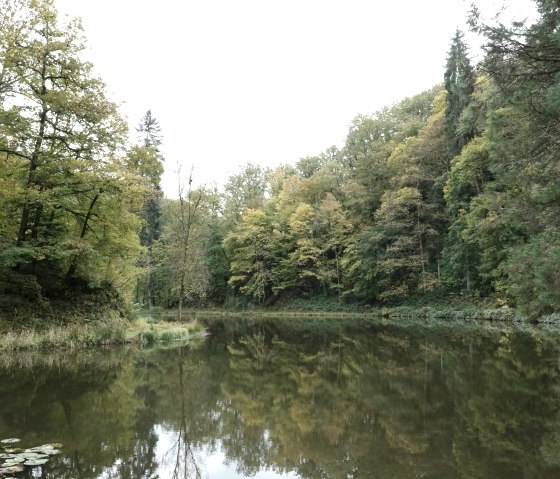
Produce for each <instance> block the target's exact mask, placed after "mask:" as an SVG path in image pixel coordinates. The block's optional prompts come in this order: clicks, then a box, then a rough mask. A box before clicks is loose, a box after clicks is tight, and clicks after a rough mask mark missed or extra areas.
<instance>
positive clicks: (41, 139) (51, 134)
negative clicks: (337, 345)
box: [0, 0, 560, 317]
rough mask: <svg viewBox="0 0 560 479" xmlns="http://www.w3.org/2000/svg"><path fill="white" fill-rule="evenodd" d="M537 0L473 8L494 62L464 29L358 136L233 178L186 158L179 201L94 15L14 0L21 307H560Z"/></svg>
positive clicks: (7, 116)
mask: <svg viewBox="0 0 560 479" xmlns="http://www.w3.org/2000/svg"><path fill="white" fill-rule="evenodd" d="M536 3H537V5H538V9H539V14H540V16H539V19H538V21H537V22H536V23H534V24H532V25H528V24H527V25H525V24H520V23H515V24H514V25H512V26H511V27H508V26H504V25H501V24H492V25H487V24H485V23H484V22H482V21H481V20H480V19H479V18H478V13H477V11H476V10H475V11H473V13H472V18H471V23H472V28H473V30H475V31H478V32H479V33H480V34H481V35H484V36H485V38H486V44H485V47H484V50H485V58H484V60H483V62H481V63H480V64H479V65H472V64H471V61H470V60H469V51H468V46H467V45H466V44H465V41H464V37H463V35H462V34H461V32H459V31H457V33H456V35H455V36H454V37H453V38H452V39H451V43H450V48H449V53H448V57H447V60H446V67H445V71H443V72H442V80H443V81H442V83H441V84H439V85H436V86H435V87H434V88H432V89H431V90H429V91H425V92H422V93H419V94H418V95H416V96H414V97H411V98H406V99H404V100H403V101H401V102H399V103H398V104H395V105H391V106H387V107H386V108H383V109H381V110H379V111H377V112H375V113H373V114H371V115H359V116H357V117H356V118H355V119H354V120H353V121H352V123H351V126H350V128H349V131H348V134H347V137H346V140H345V142H344V144H343V145H340V146H339V147H332V148H329V149H328V150H326V151H325V152H323V153H320V154H318V155H317V156H314V157H307V158H302V159H300V160H299V161H298V162H297V163H296V164H295V165H292V164H286V165H283V166H281V167H278V168H275V169H272V170H269V169H266V168H263V167H261V166H259V165H254V164H249V165H247V166H246V167H245V168H244V169H243V170H242V171H240V172H239V174H237V175H234V176H232V177H231V178H230V179H229V181H228V182H227V184H226V185H225V188H224V190H223V191H218V190H217V189H207V188H196V187H195V186H194V184H196V182H194V183H193V181H192V180H193V178H191V177H190V175H189V172H188V171H187V172H184V171H183V173H182V174H181V173H179V175H178V176H179V177H178V184H179V188H178V192H177V194H178V196H179V200H169V199H163V198H162V194H161V188H160V176H161V173H162V160H163V159H162V157H161V153H160V152H159V150H158V147H159V145H160V143H161V137H160V131H159V126H158V124H157V120H156V119H155V118H154V117H153V116H152V115H151V113H150V112H149V111H148V113H147V114H146V116H145V117H144V118H143V119H142V120H141V122H140V126H139V127H138V128H137V130H138V132H139V133H140V135H141V139H140V140H139V142H138V144H135V145H131V144H130V142H129V141H128V140H127V127H126V125H125V123H124V122H123V121H122V119H121V118H120V117H119V115H118V112H117V109H116V107H115V105H113V104H112V103H111V102H109V101H108V100H107V99H106V95H105V93H104V86H103V84H102V82H101V81H100V80H99V79H97V78H95V77H94V76H93V74H92V66H91V65H90V64H88V63H86V62H84V61H82V60H81V51H82V49H83V40H82V32H81V29H80V25H79V22H76V21H73V22H71V23H70V24H68V25H65V26H62V25H61V24H60V22H59V20H58V19H57V15H56V11H55V9H54V6H53V4H52V2H50V1H47V0H43V1H36V2H31V3H28V2H25V1H23V0H10V1H7V2H4V3H3V6H2V7H1V16H2V18H1V22H0V68H1V70H0V158H1V161H2V169H1V173H0V192H1V195H0V268H1V270H2V278H1V280H0V295H2V297H3V298H4V299H3V301H4V302H5V303H6V304H15V303H14V299H13V298H14V297H23V298H25V299H26V300H33V301H37V302H42V303H45V302H48V301H49V300H50V299H55V298H60V297H64V296H65V295H68V291H75V290H76V289H80V288H81V290H82V291H85V290H87V291H92V290H95V291H98V292H99V291H103V292H110V294H111V295H112V297H122V298H130V299H131V300H133V301H136V302H138V303H141V304H144V305H146V306H150V307H151V306H154V305H155V306H163V307H172V306H176V305H179V306H180V307H181V308H182V306H183V303H190V304H193V303H194V304H198V305H207V304H214V305H216V304H224V303H226V304H230V305H231V304H237V305H243V304H247V303H248V302H251V303H260V304H273V303H275V302H276V301H278V300H281V299H283V298H287V297H294V296H297V297H306V298H311V297H318V296H321V297H331V298H336V299H337V300H339V301H341V302H349V303H352V302H355V303H360V304H369V305H380V304H400V303H403V302H407V301H412V300H414V299H416V298H418V297H422V296H426V295H430V297H433V298H439V299H442V298H446V297H449V296H451V295H454V296H455V295H463V296H464V297H473V298H484V297H488V298H492V299H493V300H494V301H495V302H496V304H497V305H506V304H507V305H510V306H513V307H516V308H518V309H519V310H520V311H521V312H523V313H526V314H528V315H529V316H531V317H537V316H540V315H543V314H550V313H553V312H556V311H558V310H559V309H560V266H559V265H560V214H559V213H560V148H559V147H560V121H559V118H560V76H559V74H560V37H559V36H558V28H559V26H560V7H558V6H557V4H556V2H550V1H547V0H539V1H537V2H536ZM444 60H445V59H442V62H443V61H444ZM388 71H389V70H388ZM194 179H195V180H196V178H194Z"/></svg>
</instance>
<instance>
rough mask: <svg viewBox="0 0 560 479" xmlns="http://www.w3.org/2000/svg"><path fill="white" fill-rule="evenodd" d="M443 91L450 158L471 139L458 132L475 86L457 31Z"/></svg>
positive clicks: (460, 33)
mask: <svg viewBox="0 0 560 479" xmlns="http://www.w3.org/2000/svg"><path fill="white" fill-rule="evenodd" d="M444 79H445V89H446V90H447V105H446V108H445V129H446V136H447V142H448V148H449V152H450V154H451V157H453V156H456V155H458V154H459V153H460V152H461V150H462V148H463V146H464V145H465V144H466V143H467V142H468V141H469V140H470V139H471V138H472V137H473V133H472V132H470V131H462V132H459V131H458V126H459V119H460V117H461V113H463V110H464V109H465V108H466V107H467V105H468V104H469V102H470V100H471V95H472V93H473V91H474V86H475V81H476V78H475V74H474V71H473V68H472V67H471V62H470V60H469V57H468V51H467V46H466V44H465V42H464V41H463V33H462V32H461V31H459V30H457V31H456V32H455V36H454V37H453V40H452V42H451V48H450V49H449V55H448V57H447V64H446V67H445V74H444Z"/></svg>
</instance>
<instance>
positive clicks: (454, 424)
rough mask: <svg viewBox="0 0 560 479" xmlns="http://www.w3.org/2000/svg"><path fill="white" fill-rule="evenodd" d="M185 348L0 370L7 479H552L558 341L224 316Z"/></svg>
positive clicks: (413, 326)
mask: <svg viewBox="0 0 560 479" xmlns="http://www.w3.org/2000/svg"><path fill="white" fill-rule="evenodd" d="M209 328H210V331H211V335H210V336H209V337H208V338H207V339H206V340H204V341H199V342H197V343H193V344H190V345H187V346H181V347H174V348H166V349H153V350H137V349H118V350H114V349H113V350H107V351H97V352H86V353H84V352H82V353H80V354H79V355H42V356H32V355H19V356H15V357H4V358H2V359H0V439H3V438H9V437H18V438H21V440H22V441H21V443H20V444H21V445H22V447H33V446H38V445H41V444H44V443H52V442H60V443H63V444H64V447H63V449H62V454H61V455H59V456H55V457H53V459H51V460H50V461H49V462H48V463H47V464H45V465H43V466H36V467H28V468H27V469H26V471H25V472H23V473H19V474H17V475H15V476H16V477H18V478H20V477H21V478H23V477H25V478H31V477H33V478H57V479H60V478H72V479H82V478H83V479H85V478H99V479H101V478H104V479H105V478H107V479H108V478H130V479H140V478H153V479H155V478H159V479H168V478H211V479H226V478H227V479H231V478H247V477H251V478H257V479H263V478H267V479H272V478H309V479H312V478H313V479H319V478H320V479H330V478H346V479H350V478H377V477H379V478H422V477H424V478H442V479H443V478H445V479H448V478H489V477H491V478H493V479H502V478H504V479H506V478H507V479H513V478H539V479H545V478H554V479H558V478H559V477H560V338H559V337H558V335H553V334H545V333H538V332H527V331H525V332H523V331H515V330H512V329H508V328H504V327H501V326H500V327H498V326H496V327H492V326H486V325H483V326H481V325H472V324H471V325H469V324H463V325H446V324H423V323H420V322H416V323H414V322H410V323H403V324H382V323H379V322H371V321H365V320H355V321H347V320H344V321H332V320H307V319H306V320H305V321H303V320H291V321H290V320H279V319H273V320H262V321H254V320H247V321H243V320H227V321H226V322H223V321H216V322H214V323H212V324H210V325H209Z"/></svg>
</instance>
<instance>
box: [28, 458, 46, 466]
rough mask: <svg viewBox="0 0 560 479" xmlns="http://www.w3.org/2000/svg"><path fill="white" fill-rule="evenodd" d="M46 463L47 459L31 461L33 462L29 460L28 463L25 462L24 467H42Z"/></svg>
mask: <svg viewBox="0 0 560 479" xmlns="http://www.w3.org/2000/svg"><path fill="white" fill-rule="evenodd" d="M47 462H48V459H33V460H29V461H25V463H24V464H25V465H26V466H42V465H43V464H46V463H47Z"/></svg>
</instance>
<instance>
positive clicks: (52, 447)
mask: <svg viewBox="0 0 560 479" xmlns="http://www.w3.org/2000/svg"><path fill="white" fill-rule="evenodd" d="M19 442H20V439H18V438H15V437H12V438H8V439H2V440H1V441H0V477H3V478H5V479H9V478H7V477H6V475H7V474H16V473H18V472H23V471H24V470H25V467H26V466H27V467H35V466H42V465H43V464H46V463H47V462H48V461H49V457H50V456H54V455H56V454H60V448H61V447H62V444H58V443H53V444H43V445H42V446H36V447H30V448H27V449H22V448H20V447H14V446H13V444H17V443H19Z"/></svg>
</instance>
